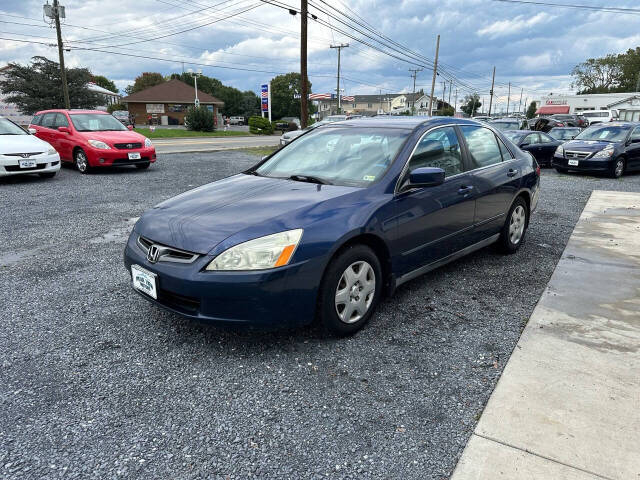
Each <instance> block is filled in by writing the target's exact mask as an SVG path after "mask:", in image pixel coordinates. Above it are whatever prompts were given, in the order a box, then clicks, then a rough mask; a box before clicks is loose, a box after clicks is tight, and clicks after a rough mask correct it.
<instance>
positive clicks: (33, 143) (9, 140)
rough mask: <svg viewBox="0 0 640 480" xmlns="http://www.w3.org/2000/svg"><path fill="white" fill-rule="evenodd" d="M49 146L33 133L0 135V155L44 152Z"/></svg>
mask: <svg viewBox="0 0 640 480" xmlns="http://www.w3.org/2000/svg"><path fill="white" fill-rule="evenodd" d="M49 148H51V145H49V144H48V143H47V142H45V141H44V140H40V139H39V138H37V137H35V136H33V135H0V155H3V154H5V153H36V152H46V151H47V150H49Z"/></svg>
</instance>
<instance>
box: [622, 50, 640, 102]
mask: <svg viewBox="0 0 640 480" xmlns="http://www.w3.org/2000/svg"><path fill="white" fill-rule="evenodd" d="M618 61H619V62H620V70H621V72H620V85H619V91H621V92H640V47H636V48H635V49H633V48H630V49H629V50H627V52H626V53H623V54H621V55H618Z"/></svg>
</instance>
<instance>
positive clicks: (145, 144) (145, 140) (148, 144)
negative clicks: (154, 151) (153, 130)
mask: <svg viewBox="0 0 640 480" xmlns="http://www.w3.org/2000/svg"><path fill="white" fill-rule="evenodd" d="M144 147H145V148H149V147H153V143H151V140H149V139H148V138H145V139H144Z"/></svg>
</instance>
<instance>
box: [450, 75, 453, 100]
mask: <svg viewBox="0 0 640 480" xmlns="http://www.w3.org/2000/svg"><path fill="white" fill-rule="evenodd" d="M451 90H453V80H449V106H451Z"/></svg>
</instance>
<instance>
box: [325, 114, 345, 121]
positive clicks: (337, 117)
mask: <svg viewBox="0 0 640 480" xmlns="http://www.w3.org/2000/svg"><path fill="white" fill-rule="evenodd" d="M323 120H329V121H330V122H340V121H342V120H349V117H348V116H347V115H328V116H326V117H324V118H323Z"/></svg>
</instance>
